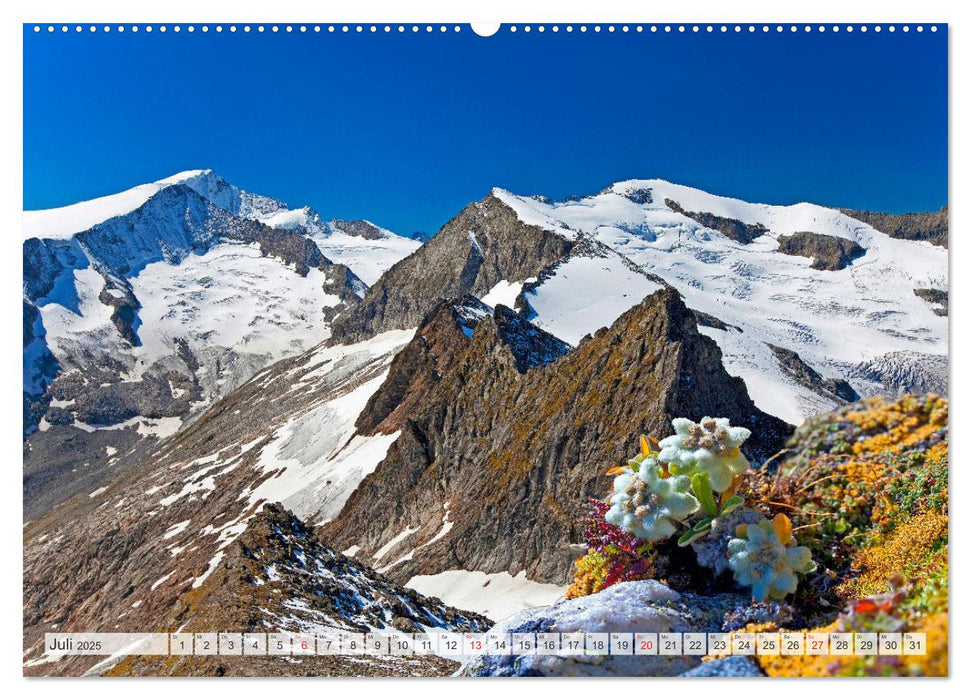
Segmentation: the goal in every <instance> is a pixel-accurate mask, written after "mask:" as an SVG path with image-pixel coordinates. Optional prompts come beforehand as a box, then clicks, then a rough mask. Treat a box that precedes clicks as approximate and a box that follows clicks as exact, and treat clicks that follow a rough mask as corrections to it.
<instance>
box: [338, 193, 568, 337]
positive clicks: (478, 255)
mask: <svg viewBox="0 0 971 700" xmlns="http://www.w3.org/2000/svg"><path fill="white" fill-rule="evenodd" d="M571 247H572V243H571V242H570V241H568V240H566V239H564V238H563V237H562V236H558V235H556V234H555V233H552V232H550V231H546V230H544V229H541V228H539V227H537V226H530V225H527V224H524V223H522V222H521V221H520V220H519V218H518V217H517V216H516V213H515V212H514V211H512V210H511V209H509V208H508V207H507V206H506V205H505V204H503V203H502V202H501V201H499V200H498V199H497V198H496V197H494V196H492V195H489V196H488V197H486V198H485V199H484V200H482V201H481V202H475V203H474V204H470V205H469V206H467V207H466V208H465V209H463V210H462V212H461V213H459V215H458V216H456V217H455V218H454V219H452V220H451V221H449V222H448V223H447V224H445V226H443V227H442V229H441V231H439V233H438V234H437V235H436V236H434V237H433V238H432V239H431V240H429V241H428V243H426V244H425V245H424V246H422V247H421V248H420V249H419V250H418V251H416V252H415V253H414V254H412V255H410V256H408V257H407V258H405V259H404V260H402V261H400V262H398V263H397V264H396V265H394V266H393V267H391V268H390V269H389V270H388V271H387V272H385V273H384V275H382V276H381V279H379V280H378V281H377V282H376V283H375V284H374V285H373V286H372V287H371V288H370V289H369V290H368V292H367V295H366V296H365V297H364V299H363V300H362V302H361V304H360V305H359V306H358V307H357V308H355V309H353V310H351V311H349V312H348V313H346V314H344V315H342V316H341V317H340V318H338V319H336V320H335V322H334V330H333V336H332V340H331V342H332V343H349V342H357V341H360V340H364V339H366V338H369V337H371V336H373V335H375V334H376V333H380V332H382V331H386V330H391V329H395V328H399V329H403V328H414V327H415V326H417V325H418V324H419V323H421V321H422V319H423V318H424V316H425V314H427V313H428V311H429V310H431V309H432V308H434V306H435V305H436V304H437V303H438V302H439V301H441V300H443V299H459V298H461V297H463V296H464V295H466V294H473V295H475V296H479V297H481V296H483V295H485V294H486V293H487V292H488V291H489V290H490V289H492V287H494V286H495V285H496V283H498V282H501V281H502V280H509V281H514V280H523V279H526V278H528V277H533V276H536V275H537V274H538V273H539V272H540V271H541V270H542V269H543V268H545V267H547V266H548V265H550V264H551V263H553V262H555V261H557V260H559V259H560V258H562V257H563V256H564V255H566V254H567V253H568V252H569V251H570V249H571Z"/></svg>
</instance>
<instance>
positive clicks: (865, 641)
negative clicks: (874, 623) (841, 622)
mask: <svg viewBox="0 0 971 700" xmlns="http://www.w3.org/2000/svg"><path fill="white" fill-rule="evenodd" d="M853 651H854V652H856V655H857V656H871V655H873V654H876V653H877V634H876V632H856V633H855V634H854V635H853Z"/></svg>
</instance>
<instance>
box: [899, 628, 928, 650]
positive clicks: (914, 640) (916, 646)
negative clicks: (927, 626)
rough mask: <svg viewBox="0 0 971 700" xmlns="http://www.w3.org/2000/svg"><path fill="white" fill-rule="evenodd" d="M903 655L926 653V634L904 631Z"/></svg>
mask: <svg viewBox="0 0 971 700" xmlns="http://www.w3.org/2000/svg"><path fill="white" fill-rule="evenodd" d="M903 652H904V656H923V655H924V654H926V653H927V634H925V633H924V632H904V639H903Z"/></svg>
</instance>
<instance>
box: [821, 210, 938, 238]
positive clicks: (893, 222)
mask: <svg viewBox="0 0 971 700" xmlns="http://www.w3.org/2000/svg"><path fill="white" fill-rule="evenodd" d="M840 211H841V212H843V213H844V214H846V215H847V216H851V217H853V218H854V219H856V220H857V221H862V222H863V223H865V224H868V225H870V226H872V227H873V228H875V229H876V230H877V231H880V232H881V233H885V234H887V235H888V236H890V237H891V238H903V239H905V240H908V241H927V242H928V243H933V244H934V245H939V246H941V247H942V248H947V238H948V221H947V207H946V206H943V207H941V209H940V211H930V212H916V213H911V214H881V213H879V212H873V211H863V210H862V209H840Z"/></svg>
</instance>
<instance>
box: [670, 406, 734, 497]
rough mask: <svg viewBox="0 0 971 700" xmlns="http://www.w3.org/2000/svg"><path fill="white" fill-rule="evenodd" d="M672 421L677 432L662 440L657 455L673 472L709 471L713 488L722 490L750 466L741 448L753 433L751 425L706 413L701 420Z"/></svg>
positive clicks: (684, 419)
mask: <svg viewBox="0 0 971 700" xmlns="http://www.w3.org/2000/svg"><path fill="white" fill-rule="evenodd" d="M671 424H672V425H673V426H674V431H675V434H674V435H672V436H671V437H667V438H664V439H663V440H661V442H660V446H661V451H660V453H659V454H658V456H657V458H658V461H659V462H663V463H665V464H667V465H669V467H670V469H671V472H672V473H681V474H690V473H691V472H693V471H695V470H696V469H697V470H700V471H704V472H707V473H708V476H709V478H710V480H711V486H712V488H713V489H715V491H718V492H719V493H721V492H723V491H725V490H727V489H728V488H729V487H730V486H731V485H732V477H733V476H735V475H736V474H741V473H742V472H744V471H745V470H746V469H748V468H749V463H748V460H747V459H745V455H743V454H742V451H741V450H740V449H739V447H740V446H741V444H742V443H743V442H745V440H746V439H748V437H749V435H751V434H752V431H751V430H749V429H748V428H740V427H732V426H731V425H730V424H729V422H728V419H727V418H709V417H707V416H706V417H704V418H702V419H701V422H700V423H695V422H693V421H690V420H688V419H687V418H675V419H674V420H673V421H672V423H671Z"/></svg>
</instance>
